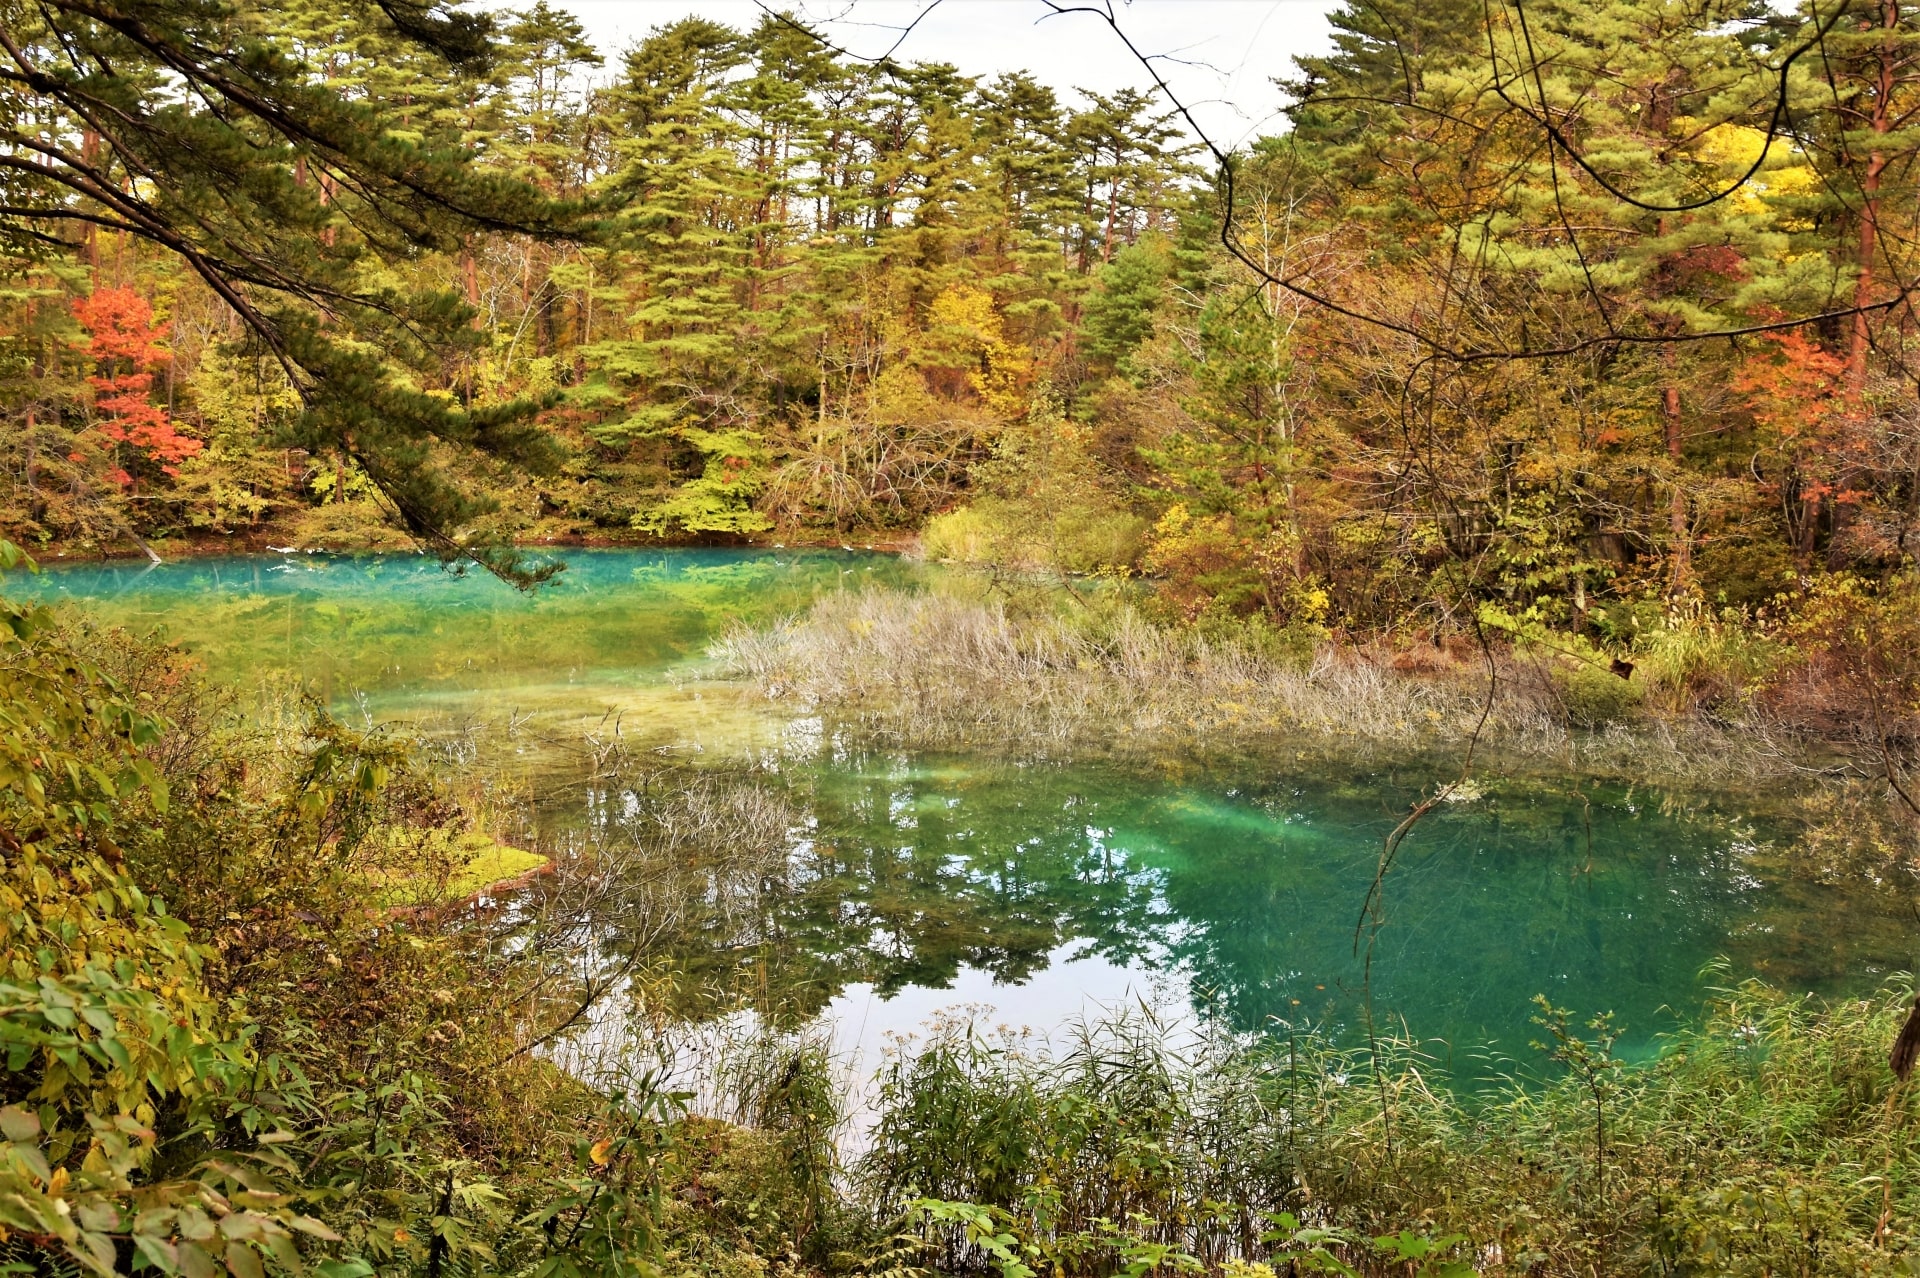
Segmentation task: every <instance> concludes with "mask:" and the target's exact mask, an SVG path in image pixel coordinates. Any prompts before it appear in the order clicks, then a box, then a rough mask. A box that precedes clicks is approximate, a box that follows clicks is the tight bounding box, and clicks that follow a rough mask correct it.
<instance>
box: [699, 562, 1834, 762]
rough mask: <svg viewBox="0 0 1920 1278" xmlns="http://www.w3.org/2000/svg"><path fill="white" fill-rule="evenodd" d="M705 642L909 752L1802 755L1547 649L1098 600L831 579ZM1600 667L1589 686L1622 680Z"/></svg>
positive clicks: (1686, 758)
mask: <svg viewBox="0 0 1920 1278" xmlns="http://www.w3.org/2000/svg"><path fill="white" fill-rule="evenodd" d="M711 652H712V655H713V656H714V657H715V658H716V659H717V664H718V669H719V671H720V672H721V673H722V674H723V675H724V676H727V677H731V678H735V679H738V680H741V681H743V682H745V683H746V684H747V685H748V686H749V687H750V688H752V689H753V690H754V691H755V692H756V693H757V694H758V695H760V696H763V697H765V698H767V699H769V700H771V701H775V702H778V703H782V704H787V705H793V706H797V707H802V708H804V709H808V710H812V711H818V712H822V713H825V714H829V715H831V716H832V717H833V718H834V720H835V722H836V723H838V724H841V725H843V726H845V727H848V728H850V729H852V730H853V731H855V732H857V733H859V734H862V735H864V736H867V737H870V738H874V739H878V740H881V741H884V742H886V743H888V744H896V745H900V746H904V747H907V748H923V749H927V748H931V749H939V748H951V747H956V746H966V745H978V744H990V745H994V746H1008V745H1011V746H1013V747H1016V748H1021V749H1026V750H1030V751H1035V752H1041V753H1047V752H1064V751H1067V750H1069V749H1071V750H1073V751H1074V752H1076V753H1080V754H1084V753H1085V752H1087V751H1088V750H1095V751H1100V750H1128V749H1139V750H1153V749H1166V748H1179V749H1183V750H1219V751H1228V750H1234V749H1242V748H1255V747H1260V746H1266V745H1272V744H1274V743H1276V742H1277V743H1283V744H1286V745H1289V746H1309V747H1310V746H1325V747H1330V748H1339V749H1341V750H1343V751H1351V750H1352V749H1355V748H1363V749H1364V748H1380V749H1391V750H1409V749H1412V750H1420V749H1435V748H1445V747H1458V746H1459V745H1460V744H1461V743H1462V742H1464V741H1466V740H1467V739H1468V738H1470V737H1472V736H1474V735H1475V734H1476V733H1477V734H1478V736H1479V738H1480V739H1481V740H1482V741H1483V742H1485V743H1487V744H1489V745H1490V746H1492V747H1494V748H1497V749H1500V750H1503V751H1505V752H1506V753H1507V754H1508V755H1510V756H1514V757H1520V756H1525V757H1532V758H1535V759H1541V758H1547V759H1552V760H1553V761H1554V762H1555V763H1556V765H1558V766H1568V765H1572V766H1578V767H1582V768H1586V769H1589V770H1593V771H1608V770H1621V771H1627V772H1636V771H1637V772H1643V773H1644V772H1647V771H1651V770H1664V771H1665V772H1666V773H1667V774H1668V775H1670V776H1672V775H1682V774H1684V775H1691V776H1697V777H1699V778H1701V779H1707V778H1709V777H1744V776H1755V775H1774V774H1776V773H1779V772H1781V771H1783V770H1786V769H1788V768H1789V767H1790V764H1789V763H1788V762H1787V761H1788V760H1789V759H1792V758H1795V757H1798V755H1799V754H1801V753H1804V750H1803V747H1802V744H1801V743H1800V742H1798V741H1797V740H1793V739H1790V734H1784V733H1782V732H1780V731H1778V730H1776V729H1773V728H1770V727H1769V725H1768V724H1767V723H1766V722H1765V721H1764V720H1762V719H1761V718H1759V717H1757V716H1747V717H1746V718H1743V719H1742V720H1741V722H1740V724H1739V726H1738V729H1737V730H1734V729H1731V728H1729V727H1728V726H1726V722H1725V720H1724V718H1722V719H1720V720H1718V721H1716V720H1714V719H1710V718H1708V717H1705V716H1702V715H1697V714H1691V713H1673V714H1651V713H1649V714H1635V715H1633V716H1631V717H1630V718H1626V719H1622V718H1618V717H1615V716H1612V715H1605V714H1602V715H1599V716H1598V718H1597V719H1595V718H1594V717H1593V713H1592V712H1591V711H1590V710H1583V709H1579V708H1578V707H1575V708H1571V709H1570V698H1569V692H1568V687H1569V684H1568V678H1567V676H1566V674H1565V672H1564V671H1563V670H1562V669H1561V668H1560V667H1561V666H1563V665H1565V664H1566V659H1565V658H1563V657H1562V656H1561V655H1560V654H1556V653H1551V652H1542V651H1533V650H1515V649H1513V648H1502V649H1500V650H1499V651H1497V652H1494V653H1491V654H1483V653H1481V652H1480V651H1479V650H1477V649H1472V648H1466V649H1463V648H1461V646H1460V645H1458V644H1456V645H1454V646H1453V647H1451V648H1436V647H1433V646H1431V645H1426V644H1423V645H1419V646H1417V647H1415V648H1413V649H1408V650H1399V651H1394V650H1390V649H1387V648H1384V647H1379V646H1365V647H1341V646H1337V645H1334V644H1330V643H1329V644H1322V645H1320V646H1319V647H1317V648H1315V649H1314V650H1312V651H1311V652H1307V653H1304V654H1301V653H1295V652H1288V651H1276V650H1274V649H1272V648H1268V647H1263V646H1262V645H1260V644H1258V643H1257V642H1252V641H1247V640H1236V639H1233V638H1226V639H1221V638H1214V637H1209V636H1206V635H1203V634H1198V633H1195V632H1192V631H1187V630H1176V629H1170V628H1167V627H1163V626H1159V625H1156V624H1154V623H1152V622H1150V621H1148V620H1147V619H1146V618H1144V617H1143V616H1142V615H1141V614H1140V613H1139V612H1138V611H1137V610H1135V609H1134V608H1132V607H1130V606H1129V605H1128V604H1127V603H1125V602H1124V601H1123V600H1117V599H1112V598H1107V599H1099V600H1095V601H1094V602H1092V603H1088V604H1085V605H1084V606H1080V607H1075V608H1072V609H1070V610H1067V611H1062V610H1061V609H1060V608H1058V607H1054V608H1034V607H1030V606H1019V605H1018V604H1009V603H1008V602H1007V600H1005V599H1003V598H998V597H992V596H985V597H983V596H980V595H978V594H975V595H972V596H969V595H968V594H967V593H965V592H962V591H959V590H943V591H940V592H929V593H908V592H903V591H890V590H869V591H865V592H861V593H839V594H834V595H829V596H826V597H823V598H822V599H820V600H819V601H817V602H816V603H815V604H814V605H813V607H812V608H811V609H810V610H809V611H807V612H806V613H804V614H801V615H799V616H797V617H793V618H790V619H788V620H787V621H785V622H783V623H781V624H779V625H777V626H773V627H767V628H759V629H754V628H748V627H736V628H735V629H733V630H732V631H730V632H729V633H727V634H726V635H725V636H724V637H723V638H722V639H721V640H720V641H719V642H718V643H717V644H715V645H714V646H713V648H712V650H711ZM1489 661H1491V665H1489ZM1663 670H1664V667H1663ZM1490 672H1491V675H1492V678H1491V679H1490V678H1489V674H1490ZM1579 673H1581V674H1583V675H1584V674H1585V673H1586V672H1585V671H1584V668H1583V669H1582V670H1581V671H1580V672H1579ZM1597 677H1598V678H1599V679H1600V680H1601V681H1602V682H1601V686H1600V691H1602V692H1610V691H1611V688H1610V687H1609V685H1612V684H1620V680H1619V679H1618V678H1617V677H1616V676H1615V675H1613V674H1612V673H1611V672H1609V671H1606V670H1605V669H1601V670H1600V671H1599V674H1598V676H1597ZM1664 678H1665V676H1664V675H1663V679H1664ZM1621 686H1622V688H1624V687H1626V685H1624V684H1622V685H1621ZM1663 686H1664V684H1663ZM1483 715H1484V723H1483ZM1583 723H1586V724H1588V725H1590V726H1582V724H1583Z"/></svg>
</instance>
